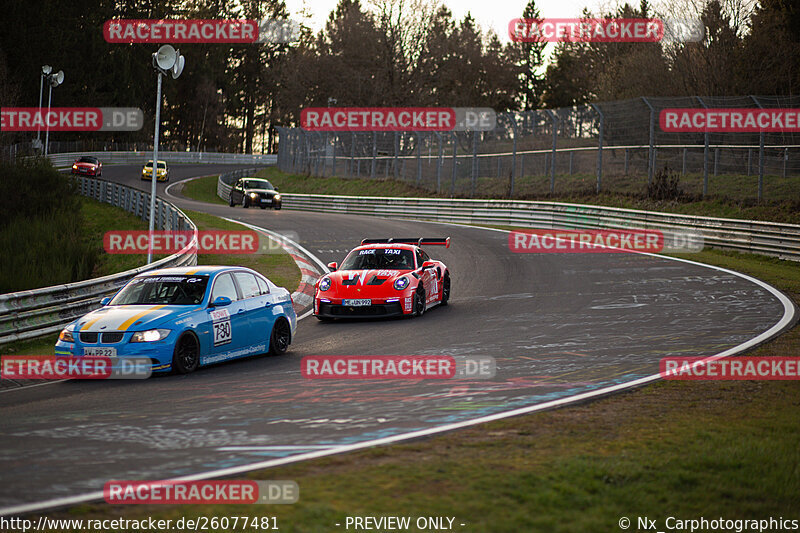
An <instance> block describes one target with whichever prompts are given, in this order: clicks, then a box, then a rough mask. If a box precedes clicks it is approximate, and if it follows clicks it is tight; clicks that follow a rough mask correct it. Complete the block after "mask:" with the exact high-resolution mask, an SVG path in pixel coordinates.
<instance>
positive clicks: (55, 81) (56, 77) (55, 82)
mask: <svg viewBox="0 0 800 533" xmlns="http://www.w3.org/2000/svg"><path fill="white" fill-rule="evenodd" d="M47 82H48V83H49V84H50V89H49V91H48V95H47V114H46V115H45V122H46V123H47V129H46V133H45V135H44V156H45V157H47V150H48V148H49V147H50V104H51V103H52V102H53V87H58V86H59V85H61V84H62V83H64V71H63V70H59V71H58V72H57V73H55V74H48V75H47Z"/></svg>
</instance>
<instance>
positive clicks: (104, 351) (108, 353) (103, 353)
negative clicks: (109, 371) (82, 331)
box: [83, 347, 117, 357]
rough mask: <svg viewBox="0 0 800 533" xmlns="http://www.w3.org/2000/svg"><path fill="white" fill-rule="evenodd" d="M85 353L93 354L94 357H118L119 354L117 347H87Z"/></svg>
mask: <svg viewBox="0 0 800 533" xmlns="http://www.w3.org/2000/svg"><path fill="white" fill-rule="evenodd" d="M83 355H88V356H93V357H116V356H117V349H116V348H99V347H94V348H89V347H86V348H84V349H83Z"/></svg>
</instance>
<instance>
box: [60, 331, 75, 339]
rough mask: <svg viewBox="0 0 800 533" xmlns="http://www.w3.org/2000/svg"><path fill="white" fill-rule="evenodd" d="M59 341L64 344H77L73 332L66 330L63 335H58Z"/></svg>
mask: <svg viewBox="0 0 800 533" xmlns="http://www.w3.org/2000/svg"><path fill="white" fill-rule="evenodd" d="M58 340H60V341H63V342H75V337H74V336H73V335H72V331H70V330H68V329H66V328H64V329H62V330H61V333H59V334H58Z"/></svg>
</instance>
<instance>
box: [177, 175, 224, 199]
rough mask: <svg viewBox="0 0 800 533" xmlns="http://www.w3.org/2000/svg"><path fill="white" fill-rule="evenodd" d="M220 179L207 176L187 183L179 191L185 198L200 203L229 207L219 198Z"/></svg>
mask: <svg viewBox="0 0 800 533" xmlns="http://www.w3.org/2000/svg"><path fill="white" fill-rule="evenodd" d="M218 179H219V176H206V177H205V178H198V179H194V180H190V181H186V182H184V183H183V186H182V188H181V189H179V191H180V193H181V194H183V195H184V196H185V197H187V198H191V199H192V200H197V201H198V202H207V203H209V204H222V205H227V204H226V203H225V201H224V200H223V199H222V198H220V197H219V196H217V181H218Z"/></svg>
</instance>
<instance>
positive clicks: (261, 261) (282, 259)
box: [0, 198, 301, 357]
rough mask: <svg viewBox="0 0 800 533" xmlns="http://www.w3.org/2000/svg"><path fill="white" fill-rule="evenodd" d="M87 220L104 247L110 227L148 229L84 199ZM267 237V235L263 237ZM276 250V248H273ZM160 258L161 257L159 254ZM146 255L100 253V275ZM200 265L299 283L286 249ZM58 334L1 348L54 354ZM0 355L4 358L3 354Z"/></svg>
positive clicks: (202, 222) (214, 223)
mask: <svg viewBox="0 0 800 533" xmlns="http://www.w3.org/2000/svg"><path fill="white" fill-rule="evenodd" d="M82 202H83V208H84V211H83V212H84V220H85V221H86V224H87V228H86V238H87V239H88V240H89V241H90V242H92V243H99V246H100V247H102V246H103V234H104V233H105V232H106V231H108V228H114V229H125V230H128V229H131V230H133V229H145V230H146V229H147V223H146V222H144V221H142V220H141V219H140V218H138V217H136V216H134V215H131V214H130V213H127V212H126V211H124V210H123V209H120V208H118V207H113V206H110V205H108V204H102V203H99V202H95V201H94V200H89V199H86V198H84V199H82ZM184 213H186V215H187V216H188V217H189V218H191V219H192V221H194V223H195V224H196V225H197V228H198V229H199V230H233V231H241V230H242V229H246V228H244V226H242V225H240V224H235V223H233V222H228V221H227V220H223V219H221V218H218V217H215V216H212V215H207V214H205V213H199V212H197V211H189V210H184ZM262 238H265V237H262ZM271 249H275V248H271ZM157 257H160V256H157ZM145 261H146V256H139V255H126V254H101V256H100V262H101V263H102V268H103V269H104V270H102V271H101V270H98V273H97V274H96V275H97V276H102V275H106V274H113V273H115V272H123V271H125V270H129V269H131V268H135V267H137V266H141V265H143V264H144V263H145ZM197 264H198V265H240V266H243V267H247V268H252V269H253V270H255V271H257V272H260V273H262V274H264V275H265V276H267V277H268V278H269V279H270V280H271V281H272V282H273V283H275V284H276V285H279V286H281V287H286V288H287V289H288V290H289V292H293V291H294V290H296V289H297V287H298V285H300V278H301V274H300V269H299V268H297V265H296V264H295V262H294V260H293V259H292V257H291V256H290V255H289V254H287V253H284V252H280V253H272V254H246V255H245V254H242V255H236V254H226V255H213V254H201V255H198V256H197ZM56 340H58V334H53V335H46V336H43V337H37V338H34V339H31V340H28V341H20V342H14V343H9V344H6V345H4V346H2V348H1V349H0V351H1V352H2V353H3V354H15V355H53V353H54V347H55V343H56ZM0 357H2V356H1V355H0Z"/></svg>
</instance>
